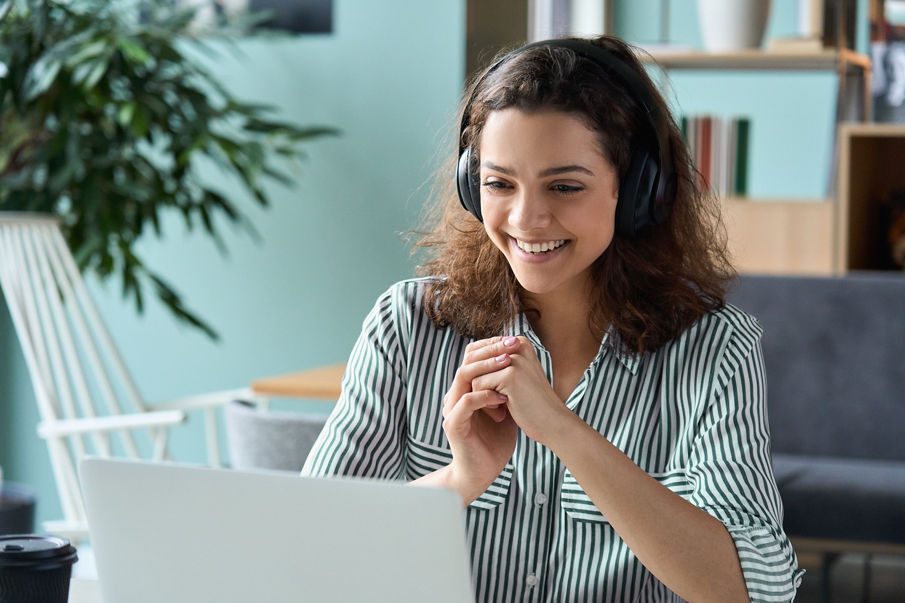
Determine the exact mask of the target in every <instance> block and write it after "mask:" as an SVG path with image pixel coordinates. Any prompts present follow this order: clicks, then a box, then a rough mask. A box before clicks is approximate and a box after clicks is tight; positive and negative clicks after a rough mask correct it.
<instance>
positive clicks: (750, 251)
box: [723, 198, 835, 275]
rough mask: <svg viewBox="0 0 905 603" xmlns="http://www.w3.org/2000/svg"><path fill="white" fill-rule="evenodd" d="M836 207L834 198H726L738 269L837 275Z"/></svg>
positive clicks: (727, 221)
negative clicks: (835, 264)
mask: <svg viewBox="0 0 905 603" xmlns="http://www.w3.org/2000/svg"><path fill="white" fill-rule="evenodd" d="M834 206H835V204H834V203H833V201H832V200H830V199H800V200H799V199H761V200H755V199H743V198H729V199H724V200H723V219H724V221H725V224H726V230H727V234H728V236H729V251H730V253H731V254H732V258H733V262H734V263H735V267H736V269H737V270H738V271H739V272H748V273H759V274H812V275H827V274H832V272H833V247H834V238H833V237H834V229H833V224H834V222H833V210H834Z"/></svg>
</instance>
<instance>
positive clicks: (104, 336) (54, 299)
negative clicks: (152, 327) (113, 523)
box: [0, 213, 159, 519]
mask: <svg viewBox="0 0 905 603" xmlns="http://www.w3.org/2000/svg"><path fill="white" fill-rule="evenodd" d="M0 288H2V291H3V296H4V297H5V299H6V303H7V305H8V307H9V311H10V316H11V318H12V321H13V325H14V328H15V330H16V335H17V336H18V339H19V343H20V345H21V347H22V352H23V355H24V356H25V362H26V365H27V367H28V371H29V375H30V377H31V382H32V385H33V387H34V393H35V398H36V400H37V404H38V410H39V413H40V417H41V426H39V429H42V428H43V429H45V430H47V429H51V430H52V428H53V427H54V426H55V425H56V426H59V425H61V424H64V423H65V422H66V421H67V420H71V419H84V418H92V417H104V416H110V415H119V414H121V413H123V412H124V411H125V412H133V413H134V412H143V411H145V410H146V407H145V405H144V403H143V402H142V400H141V397H140V396H139V393H138V390H137V388H136V387H135V384H134V382H133V380H132V378H131V376H130V375H129V373H128V371H127V370H126V368H125V365H124V363H123V361H122V359H121V357H120V356H119V354H118V352H117V350H116V347H115V346H114V344H113V342H112V340H111V338H110V335H109V333H108V331H107V329H106V328H105V327H104V325H103V322H102V321H101V319H100V316H99V315H98V312H97V310H96V309H95V307H94V304H93V303H92V300H91V297H90V296H89V294H88V291H87V289H86V287H85V285H84V282H83V281H82V278H81V275H80V273H79V270H78V268H77V266H76V264H75V261H74V260H73V257H72V255H71V253H70V252H69V249H68V247H67V245H66V242H65V241H64V239H63V236H62V234H61V231H60V224H59V221H58V220H57V219H56V218H53V217H50V216H42V215H37V214H16V213H0ZM89 433H90V435H89ZM111 435H115V437H111ZM45 437H46V438H47V443H48V447H49V450H50V458H51V464H52V468H53V472H54V477H55V478H56V482H57V486H58V489H59V490H60V498H61V503H62V506H63V512H64V514H65V515H66V517H67V519H70V518H77V519H78V518H83V517H84V510H83V509H82V502H81V496H80V494H79V487H78V479H77V473H76V467H77V466H78V461H79V460H80V459H81V458H82V457H83V456H85V455H86V454H94V455H99V456H110V455H111V454H112V453H113V452H114V449H115V452H116V453H117V454H118V455H120V456H128V457H134V458H141V457H148V456H150V455H149V454H148V453H147V452H143V451H142V450H140V449H141V448H144V446H143V444H144V442H142V441H139V442H136V440H135V438H134V437H133V435H132V433H131V432H130V431H127V430H125V429H123V430H121V431H106V430H85V432H82V433H75V434H72V435H67V436H65V437H63V436H58V437H57V436H53V437H48V436H47V435H45ZM153 445H154V446H159V442H155V443H153Z"/></svg>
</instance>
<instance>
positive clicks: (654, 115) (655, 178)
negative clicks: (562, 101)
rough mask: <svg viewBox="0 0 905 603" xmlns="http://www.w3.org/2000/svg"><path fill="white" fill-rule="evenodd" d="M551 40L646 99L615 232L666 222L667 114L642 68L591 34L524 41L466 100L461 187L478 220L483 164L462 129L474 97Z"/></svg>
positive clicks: (670, 193)
mask: <svg viewBox="0 0 905 603" xmlns="http://www.w3.org/2000/svg"><path fill="white" fill-rule="evenodd" d="M538 46H551V47H554V48H567V49H569V50H571V51H572V52H574V53H575V54H577V55H579V56H581V57H585V58H587V59H590V60H592V61H594V62H596V63H597V64H598V65H600V66H601V67H603V68H604V69H606V70H607V71H609V72H611V73H612V74H614V75H616V76H617V77H618V78H619V80H620V81H621V82H622V83H623V84H624V85H625V87H626V88H627V89H628V90H629V92H630V93H631V94H632V96H633V97H634V98H635V99H636V100H637V101H638V102H639V103H640V104H641V106H642V108H643V109H644V112H645V113H646V114H647V116H648V118H649V119H648V124H647V125H648V126H649V132H647V133H646V135H644V136H639V137H636V139H634V140H632V141H631V149H632V155H631V159H630V160H629V167H628V171H627V172H626V173H625V175H624V176H623V177H622V179H621V181H620V183H619V201H618V203H617V205H616V232H618V233H620V234H623V235H628V236H633V235H635V234H636V233H638V232H639V231H640V230H641V229H643V228H644V227H646V226H647V225H649V224H656V223H659V222H662V221H663V220H664V219H665V218H666V216H667V215H668V214H669V210H670V207H671V206H672V203H673V199H674V197H675V184H676V183H675V180H676V178H675V169H674V167H673V162H672V153H671V152H670V144H669V127H668V122H667V120H666V116H665V115H663V112H662V111H661V110H660V107H659V105H658V104H657V103H656V102H655V101H654V99H653V97H652V95H651V93H650V91H649V90H648V89H647V87H646V86H645V84H644V82H642V81H641V80H640V78H639V77H638V75H637V74H635V72H634V71H633V70H632V68H631V67H629V66H628V65H627V64H626V63H625V62H623V61H622V59H620V58H619V57H617V56H614V55H613V54H611V53H610V52H608V51H606V50H604V49H603V48H601V47H599V46H595V45H594V44H592V43H591V42H589V41H587V40H579V39H562V40H544V41H541V42H534V43H532V44H528V45H526V46H522V47H521V48H518V49H516V50H514V51H512V52H510V53H508V54H506V55H504V56H503V57H502V58H500V59H499V60H497V62H496V63H494V64H493V65H491V66H490V68H489V69H487V71H485V72H484V75H483V77H482V78H481V79H480V80H479V81H478V82H477V83H476V84H475V86H474V88H473V92H472V96H471V98H469V99H468V102H467V103H466V105H465V111H464V113H463V116H462V124H461V127H460V128H459V141H460V142H459V144H460V147H459V161H458V163H457V164H456V189H457V190H458V192H459V201H461V203H462V206H463V207H465V209H467V210H468V211H470V212H471V213H472V214H473V215H474V216H475V217H476V218H477V219H478V220H480V221H482V222H483V221H484V219H483V217H482V216H481V183H480V177H479V166H478V165H477V162H476V161H475V160H474V158H473V156H472V149H471V147H470V146H469V147H466V148H462V147H461V144H462V143H461V140H462V133H463V132H464V131H465V128H467V127H468V123H469V118H468V114H469V112H470V111H471V105H472V103H473V102H474V91H476V90H477V89H478V88H479V87H480V85H481V83H482V82H483V81H484V80H485V79H486V78H487V76H489V75H490V74H491V73H493V72H494V71H495V70H496V69H497V68H498V67H499V66H500V65H502V64H503V63H505V62H506V61H507V60H509V59H510V58H512V57H513V56H514V55H517V54H519V53H521V52H523V51H525V50H528V49H529V48H536V47H538Z"/></svg>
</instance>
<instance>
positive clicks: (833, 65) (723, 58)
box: [639, 49, 870, 71]
mask: <svg viewBox="0 0 905 603" xmlns="http://www.w3.org/2000/svg"><path fill="white" fill-rule="evenodd" d="M639 58H640V59H641V61H642V62H646V63H651V62H655V63H656V64H658V65H660V66H661V67H663V68H664V69H743V70H777V71H783V70H799V71H806V70H814V71H823V70H835V69H838V68H839V67H840V66H845V67H846V69H853V70H863V71H870V58H869V57H867V55H864V54H860V53H857V52H854V51H852V50H847V49H846V50H840V51H838V52H837V51H835V50H832V49H827V50H823V51H820V52H778V51H777V52H764V51H760V50H749V51H744V52H733V53H709V52H703V51H702V52H677V53H671V52H657V53H655V54H653V55H648V54H646V53H641V54H640V55H639Z"/></svg>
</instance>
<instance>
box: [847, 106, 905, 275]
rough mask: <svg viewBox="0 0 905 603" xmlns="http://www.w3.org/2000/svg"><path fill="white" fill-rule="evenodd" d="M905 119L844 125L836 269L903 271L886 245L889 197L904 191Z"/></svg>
mask: <svg viewBox="0 0 905 603" xmlns="http://www.w3.org/2000/svg"><path fill="white" fill-rule="evenodd" d="M903 158H905V124H878V123H868V124H853V123H849V124H843V125H842V126H841V127H840V128H839V187H838V188H839V194H838V203H837V204H836V207H835V210H836V216H835V224H836V230H835V236H836V246H835V257H834V269H835V271H836V272H845V271H848V270H890V269H894V270H901V268H899V267H897V266H895V264H894V262H893V261H892V259H891V257H890V254H889V250H888V247H887V243H886V241H887V228H888V224H887V223H886V221H885V218H886V217H887V213H886V207H885V202H886V200H887V199H888V197H889V194H890V193H891V192H893V191H905V170H903V169H902V159H903Z"/></svg>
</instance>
